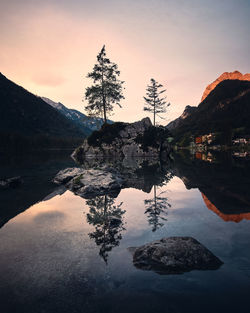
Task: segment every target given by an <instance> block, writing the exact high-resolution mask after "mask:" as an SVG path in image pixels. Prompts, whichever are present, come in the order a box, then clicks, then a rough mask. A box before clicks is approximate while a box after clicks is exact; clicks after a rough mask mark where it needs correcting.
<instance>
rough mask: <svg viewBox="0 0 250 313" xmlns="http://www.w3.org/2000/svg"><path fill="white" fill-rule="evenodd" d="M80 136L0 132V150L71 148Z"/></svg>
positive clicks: (80, 140) (77, 142)
mask: <svg viewBox="0 0 250 313" xmlns="http://www.w3.org/2000/svg"><path fill="white" fill-rule="evenodd" d="M80 143H82V138H76V137H55V136H47V135H34V136H25V135H22V134H18V133H3V132H1V133H0V150H13V151H15V150H16V151H19V152H21V151H26V150H27V149H28V150H39V149H49V148H51V149H52V148H53V149H73V148H75V147H77V146H78V145H79V144H80Z"/></svg>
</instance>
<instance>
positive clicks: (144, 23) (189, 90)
mask: <svg viewBox="0 0 250 313" xmlns="http://www.w3.org/2000/svg"><path fill="white" fill-rule="evenodd" d="M249 16H250V1H249V0H210V1H203V0H199V1H198V0H189V1H187V0H124V1H120V0H105V1H104V0H103V1H101V0H91V1H90V0H89V1H85V0H71V1H69V0H43V1H41V0H39V1H36V0H33V1H32V0H8V1H5V0H0V34H1V40H0V72H2V73H3V74H4V75H5V76H7V77H8V78H9V79H11V80H13V81H15V82H16V83H18V84H19V85H22V86H23V87H25V88H26V89H28V90H29V91H31V92H33V93H35V94H37V95H39V96H45V97H48V98H50V99H51V100H54V101H56V102H57V101H60V102H62V103H63V104H65V105H66V106H68V107H70V108H75V109H78V110H80V111H84V102H82V99H83V96H84V90H85V88H86V86H88V85H89V84H90V81H89V80H88V79H87V78H86V74H87V73H88V72H89V71H90V70H91V69H92V67H93V65H94V63H95V61H96V55H97V53H98V52H99V51H100V49H101V48H102V45H103V44H106V49H107V56H108V57H109V58H110V59H111V61H113V62H115V63H117V64H118V66H119V69H120V70H121V77H120V78H121V79H122V80H124V81H125V87H126V89H125V91H124V95H125V97H126V99H125V100H123V101H122V105H123V109H119V108H118V109H116V110H115V112H114V113H115V114H114V116H112V119H113V120H124V121H133V120H138V119H140V118H142V117H144V116H146V113H145V112H143V111H142V108H143V95H144V94H145V88H146V85H147V84H148V82H149V80H150V78H151V77H152V78H155V79H156V80H157V81H159V82H161V83H162V84H163V85H164V86H165V87H166V88H167V95H168V100H169V101H170V102H171V104H172V105H171V106H170V108H169V113H168V114H167V116H166V117H167V120H166V121H165V122H163V124H166V123H167V122H168V121H170V120H172V119H173V118H176V117H178V116H179V115H180V114H181V113H182V111H183V109H184V108H185V106H186V105H198V104H199V101H200V99H201V96H202V93H203V91H204V88H205V87H206V86H207V85H208V84H209V83H210V82H212V81H213V80H215V79H216V78H217V77H218V76H219V75H220V74H221V73H223V72H225V71H234V70H239V71H240V72H242V73H247V72H250V58H249V55H250V40H249V32H250V22H249Z"/></svg>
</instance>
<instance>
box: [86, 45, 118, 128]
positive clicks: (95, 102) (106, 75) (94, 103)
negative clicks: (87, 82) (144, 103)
mask: <svg viewBox="0 0 250 313" xmlns="http://www.w3.org/2000/svg"><path fill="white" fill-rule="evenodd" d="M119 76H120V71H119V70H118V66H117V65H116V64H115V63H112V62H111V61H110V60H109V59H108V58H107V57H106V50H105V45H104V46H103V47H102V50H101V51H100V53H99V54H98V55H97V63H96V64H95V65H94V68H93V71H92V72H90V73H88V74H87V78H91V79H92V80H93V85H92V86H91V87H87V88H86V92H85V99H86V100H87V101H88V105H86V106H85V109H86V111H87V112H88V114H89V115H90V116H103V119H104V123H107V116H108V115H109V114H110V112H112V111H113V108H114V104H117V105H118V106H119V107H121V105H120V100H121V99H124V96H123V92H122V91H123V87H122V85H123V83H124V82H123V81H121V80H119V79H118V77H119Z"/></svg>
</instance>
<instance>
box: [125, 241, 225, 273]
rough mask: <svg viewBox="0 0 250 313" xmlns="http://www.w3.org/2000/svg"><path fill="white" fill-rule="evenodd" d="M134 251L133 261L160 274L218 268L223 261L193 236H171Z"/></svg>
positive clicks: (137, 265) (141, 267)
mask: <svg viewBox="0 0 250 313" xmlns="http://www.w3.org/2000/svg"><path fill="white" fill-rule="evenodd" d="M130 250H131V251H133V263H134V265H135V266H136V267H137V268H139V269H142V270H152V271H155V272H157V273H159V274H181V273H184V272H189V271H192V270H213V269H218V268H219V267H220V266H221V265H222V264H223V262H222V261H221V260H220V259H218V258H217V257H216V256H215V255H214V254H213V253H212V252H211V251H209V250H208V249H207V248H206V247H204V246H203V245H202V244H201V243H199V242H198V241H197V240H196V239H194V238H192V237H169V238H163V239H161V240H157V241H153V242H151V243H148V244H145V245H143V246H141V247H138V248H130Z"/></svg>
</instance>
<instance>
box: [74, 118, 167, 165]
mask: <svg viewBox="0 0 250 313" xmlns="http://www.w3.org/2000/svg"><path fill="white" fill-rule="evenodd" d="M169 136H170V135H169V131H168V130H167V129H165V128H163V127H154V126H152V123H151V121H150V119H149V118H144V119H142V120H141V121H138V122H135V123H120V122H119V123H114V124H111V125H108V124H107V125H103V127H102V129H101V130H99V131H95V132H93V133H92V134H91V136H90V137H88V138H87V139H85V141H84V142H83V144H82V146H80V147H78V148H77V149H76V150H75V151H74V153H73V154H72V157H73V158H74V159H75V160H77V161H79V162H82V160H84V159H85V158H89V157H148V156H150V157H159V156H161V157H166V156H168V155H169V153H170V150H171V148H170V144H169V143H168V137H169Z"/></svg>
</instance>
